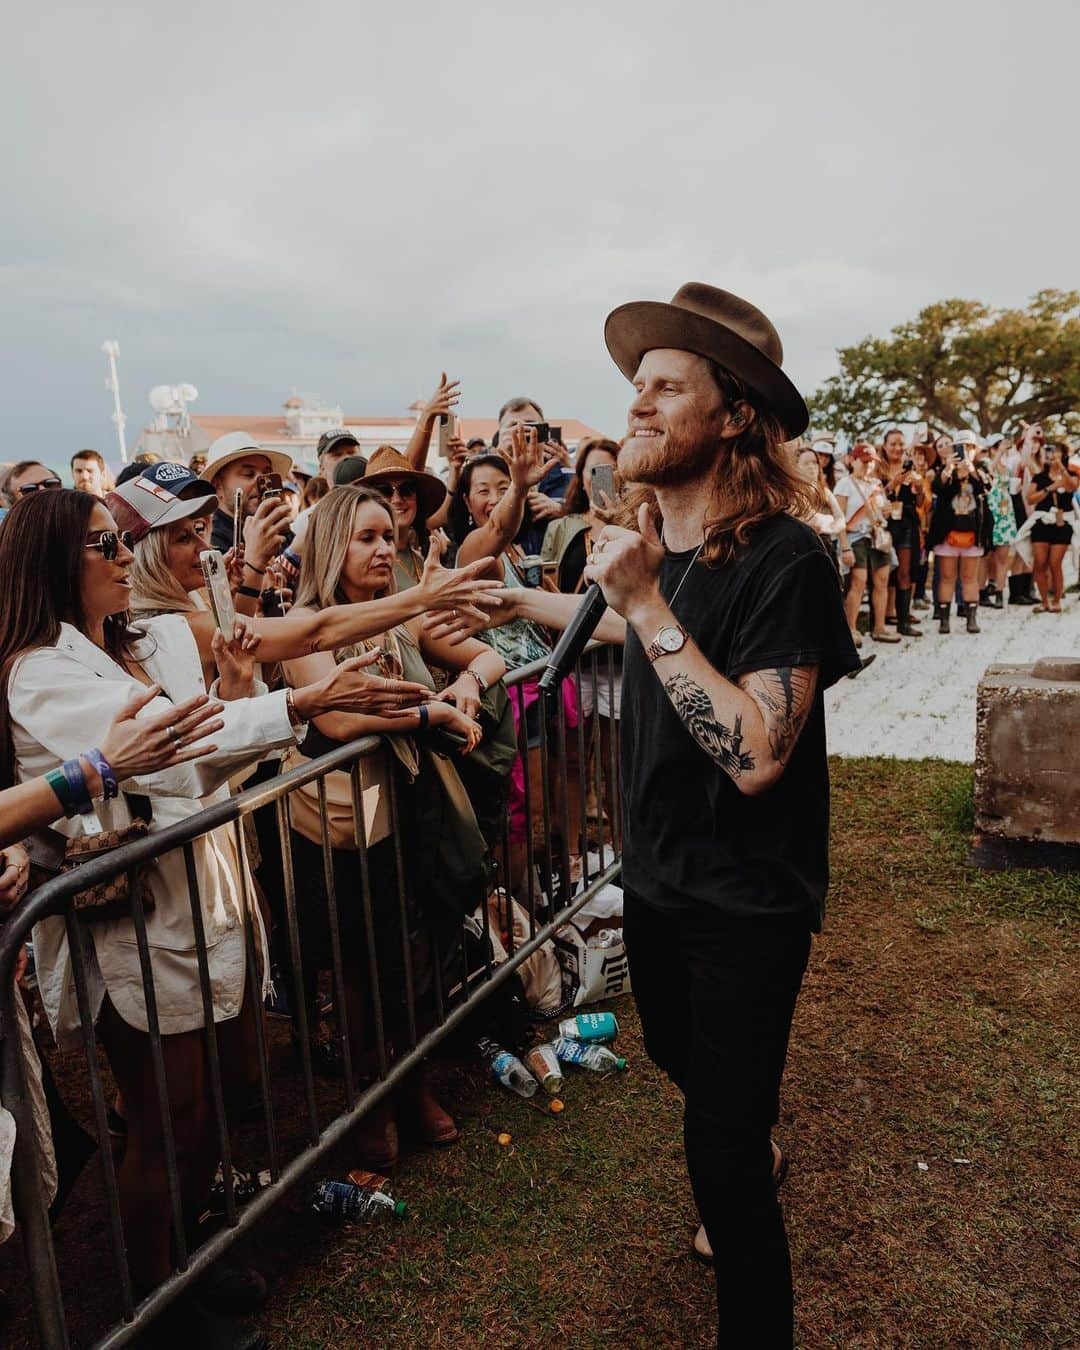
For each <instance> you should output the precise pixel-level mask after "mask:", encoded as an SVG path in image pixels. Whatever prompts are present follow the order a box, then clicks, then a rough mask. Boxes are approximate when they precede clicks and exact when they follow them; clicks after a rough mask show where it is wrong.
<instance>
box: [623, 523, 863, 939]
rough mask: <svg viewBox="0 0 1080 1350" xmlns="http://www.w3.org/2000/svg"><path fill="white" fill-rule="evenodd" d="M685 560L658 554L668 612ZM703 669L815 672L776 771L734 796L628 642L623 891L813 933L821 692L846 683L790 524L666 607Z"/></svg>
mask: <svg viewBox="0 0 1080 1350" xmlns="http://www.w3.org/2000/svg"><path fill="white" fill-rule="evenodd" d="M692 557H693V550H691V551H690V552H687V553H669V554H668V556H667V557H666V558H665V560H664V563H663V565H662V567H661V570H660V590H661V592H662V594H663V595H664V597H665V598H666V599H667V598H669V597H670V596H671V595H672V594H673V593H674V591H675V588H676V587H677V586H678V585H679V582H680V581H681V580H682V577H683V575H684V574H685V573H686V570H687V567H688V565H689V564H690V560H691V558H692ZM672 609H673V611H674V613H675V616H676V618H677V619H678V620H679V622H680V623H681V624H682V625H683V627H684V628H686V630H687V632H689V633H690V635H691V637H693V639H694V640H695V642H696V643H697V644H698V646H699V647H700V648H701V650H702V652H703V653H704V655H705V657H706V659H707V660H708V661H709V663H710V664H711V665H712V666H713V667H714V668H715V669H716V670H718V671H719V672H720V673H721V674H722V675H723V676H725V677H726V678H727V679H729V680H732V681H735V680H736V679H737V678H738V677H739V676H740V675H744V674H746V673H747V672H749V671H753V670H768V669H772V668H780V667H784V666H811V665H814V666H817V667H818V668H819V671H818V685H817V693H816V695H815V697H814V703H813V707H812V710H811V712H810V715H809V717H808V718H807V720H806V723H805V725H804V726H803V730H802V734H801V735H800V737H799V739H798V742H797V743H796V746H795V749H794V750H793V751H792V754H791V758H790V759H789V761H788V764H787V767H786V769H785V771H784V773H783V775H782V776H781V778H780V779H779V781H778V782H777V783H775V784H774V785H773V787H771V788H769V789H767V790H766V791H765V792H762V793H760V794H758V795H757V796H752V797H750V796H745V795H744V794H743V793H741V792H740V791H739V789H738V788H737V787H736V786H735V784H734V782H733V781H732V780H731V778H729V777H728V775H727V774H726V773H725V772H724V770H723V769H721V768H720V766H719V765H718V764H716V763H715V761H714V760H712V759H711V758H710V757H709V756H708V755H707V754H706V753H705V751H704V750H702V749H701V748H700V747H699V746H698V745H697V743H696V742H695V741H694V740H693V739H692V738H691V736H690V733H689V732H688V731H687V730H686V727H685V726H684V724H683V722H682V721H681V720H680V718H679V717H678V715H677V714H676V712H675V710H674V708H673V707H672V705H671V702H670V700H669V699H668V696H667V694H666V693H665V692H664V688H663V684H662V683H661V681H660V679H659V677H658V676H657V674H656V672H655V670H654V669H653V667H652V664H651V663H650V661H649V659H648V657H647V656H646V655H645V652H644V649H643V647H642V644H641V642H640V641H639V640H638V638H637V637H636V635H635V634H634V633H633V631H630V632H628V634H627V641H626V651H625V657H624V673H623V691H622V712H621V717H620V735H621V737H622V793H623V813H624V826H623V883H624V885H625V886H626V887H627V889H628V890H630V891H632V892H633V893H634V894H636V895H638V896H640V897H641V898H642V899H643V900H644V901H646V902H647V903H649V904H652V905H655V906H657V907H660V908H671V907H678V906H684V905H686V904H687V903H688V902H689V903H694V902H705V903H707V904H710V905H715V906H716V907H717V908H718V909H720V910H722V911H723V912H724V913H725V914H729V915H731V916H734V917H759V916H769V915H780V914H788V915H791V914H794V915H805V917H806V920H807V923H808V925H809V926H810V927H812V928H813V929H814V930H815V931H817V930H819V929H820V927H821V921H822V917H823V915H824V908H825V891H826V889H827V886H828V881H829V770H828V761H827V758H826V750H825V705H824V700H823V698H822V691H823V690H825V689H827V688H828V687H829V685H831V684H834V683H835V682H836V680H838V679H839V678H840V677H841V676H842V675H845V674H847V673H848V672H849V671H852V670H857V669H858V666H859V658H858V656H857V655H856V652H855V647H854V644H853V643H852V640H851V633H850V631H849V629H848V626H847V622H846V620H845V618H844V611H843V604H842V600H841V596H840V590H839V587H838V585H837V578H836V570H835V568H834V567H833V565H832V563H831V562H830V561H829V557H828V554H827V553H826V551H825V549H824V547H823V546H822V543H821V540H820V539H819V538H818V537H817V535H816V534H815V533H814V531H813V530H812V529H810V527H809V526H807V525H804V524H802V523H801V522H799V521H796V520H793V519H792V518H791V517H790V516H777V517H774V518H773V519H771V520H769V521H766V522H765V523H764V524H763V525H761V526H760V527H759V528H758V529H757V530H756V531H755V532H754V535H753V537H752V539H751V541H750V543H749V545H748V546H747V547H746V548H745V549H744V550H743V552H742V554H741V556H740V557H739V558H738V559H736V561H734V562H732V563H728V564H726V565H724V566H723V567H717V568H712V567H707V566H705V565H704V564H703V563H700V562H699V563H696V564H694V565H693V566H692V567H691V568H690V572H689V575H687V576H686V580H685V582H684V583H683V585H682V589H681V590H680V591H679V594H678V596H677V597H676V599H675V602H674V604H673V606H672Z"/></svg>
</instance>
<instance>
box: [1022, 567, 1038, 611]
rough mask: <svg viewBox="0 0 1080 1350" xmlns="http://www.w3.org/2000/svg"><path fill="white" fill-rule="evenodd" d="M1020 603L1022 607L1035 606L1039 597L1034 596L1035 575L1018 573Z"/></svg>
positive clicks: (1032, 573)
mask: <svg viewBox="0 0 1080 1350" xmlns="http://www.w3.org/2000/svg"><path fill="white" fill-rule="evenodd" d="M1020 582H1021V585H1020V603H1021V604H1022V605H1037V604H1038V603H1039V597H1038V596H1037V595H1036V594H1035V573H1034V572H1021V573H1020Z"/></svg>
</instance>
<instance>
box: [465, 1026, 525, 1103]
mask: <svg viewBox="0 0 1080 1350" xmlns="http://www.w3.org/2000/svg"><path fill="white" fill-rule="evenodd" d="M476 1049H477V1051H478V1052H479V1054H480V1058H481V1059H482V1060H483V1061H484V1063H485V1064H486V1065H487V1066H488V1068H489V1069H490V1070H491V1076H492V1077H493V1078H496V1079H498V1081H499V1082H500V1083H501V1084H502V1085H503V1087H508V1088H509V1089H510V1091H511V1092H516V1093H517V1095H518V1096H519V1097H533V1096H535V1095H536V1090H537V1088H538V1087H539V1086H540V1084H539V1083H538V1082H537V1081H536V1079H535V1078H534V1077H533V1076H532V1074H531V1073H530V1072H529V1071H528V1069H527V1068H526V1067H525V1065H524V1064H522V1062H521V1060H520V1059H518V1057H517V1055H512V1054H511V1053H510V1051H509V1050H507V1049H505V1048H504V1047H503V1046H501V1045H499V1043H498V1042H497V1041H493V1040H491V1038H490V1037H488V1036H481V1037H480V1039H479V1040H478V1041H477V1042H476Z"/></svg>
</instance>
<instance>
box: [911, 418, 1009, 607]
mask: <svg viewBox="0 0 1080 1350" xmlns="http://www.w3.org/2000/svg"><path fill="white" fill-rule="evenodd" d="M974 448H975V447H974V444H973V443H968V442H966V441H957V442H956V443H955V444H954V445H953V448H952V450H951V451H950V454H949V458H948V459H947V460H946V461H945V464H944V466H943V468H942V470H941V473H940V474H939V475H938V485H937V500H936V502H935V504H934V514H933V516H932V518H931V521H930V534H929V537H928V539H927V547H928V548H929V549H931V550H932V551H933V554H934V581H935V590H936V592H937V600H938V619H939V630H940V632H942V633H948V632H950V631H951V625H950V613H951V611H952V598H953V594H954V592H955V590H956V577H957V573H958V572H959V576H960V586H961V593H962V595H963V600H964V609H965V613H966V617H967V631H968V632H969V633H978V632H980V631H981V629H980V628H979V568H980V565H981V560H982V557H983V555H984V554H985V552H986V549H987V547H988V546H989V545H990V542H991V540H992V539H993V528H994V526H993V519H992V518H991V515H990V509H989V507H988V505H987V500H986V497H987V490H986V483H985V482H984V481H983V478H982V476H981V475H980V474H979V473H977V472H976V470H975V467H974V463H973V461H974Z"/></svg>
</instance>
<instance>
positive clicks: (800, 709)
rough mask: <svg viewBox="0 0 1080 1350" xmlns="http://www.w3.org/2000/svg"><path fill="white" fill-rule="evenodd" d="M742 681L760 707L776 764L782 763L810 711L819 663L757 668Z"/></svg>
mask: <svg viewBox="0 0 1080 1350" xmlns="http://www.w3.org/2000/svg"><path fill="white" fill-rule="evenodd" d="M739 685H740V687H741V688H742V689H745V690H746V692H747V693H748V694H749V695H750V697H751V698H752V699H753V700H754V702H755V703H756V704H757V705H758V707H759V708H760V709H761V715H762V717H763V718H764V720H765V730H766V731H767V732H768V736H769V749H770V751H771V752H772V757H773V759H774V760H775V761H776V763H777V764H783V763H784V762H785V760H786V759H787V757H788V755H790V754H791V752H792V750H793V749H794V748H795V742H796V741H797V740H798V739H799V732H800V731H802V729H803V724H804V723H805V721H806V719H807V717H808V716H809V715H810V709H811V707H812V706H813V703H814V691H815V690H816V688H817V667H816V666H781V667H780V668H779V669H777V670H755V671H753V672H752V673H751V674H750V675H747V676H745V677H744V678H743V679H741V680H740V681H739Z"/></svg>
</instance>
